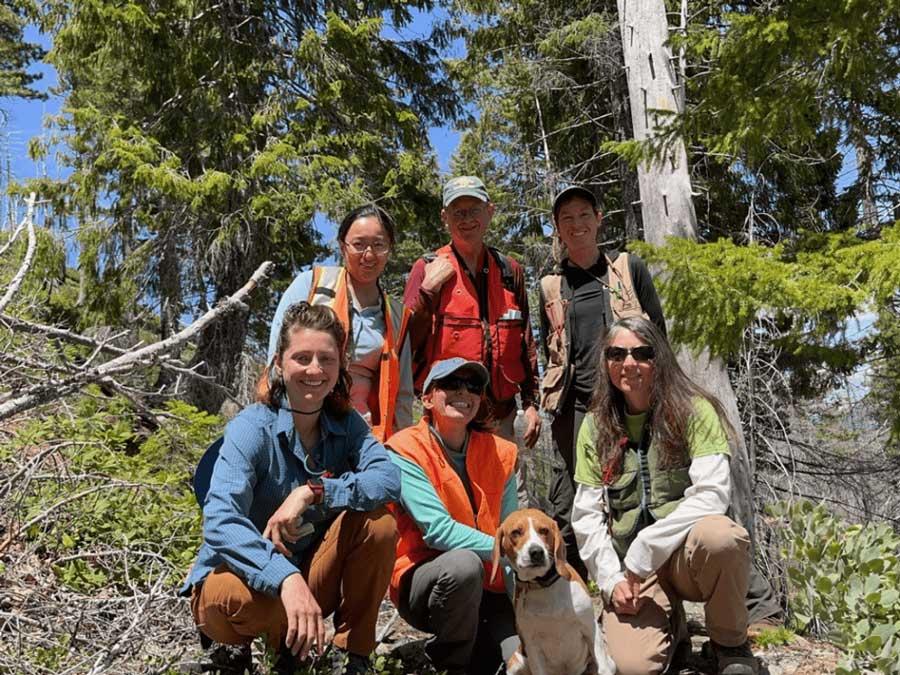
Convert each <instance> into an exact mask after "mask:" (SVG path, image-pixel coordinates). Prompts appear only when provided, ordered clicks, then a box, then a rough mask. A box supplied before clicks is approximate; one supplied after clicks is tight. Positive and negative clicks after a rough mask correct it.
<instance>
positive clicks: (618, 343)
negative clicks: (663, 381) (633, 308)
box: [602, 328, 655, 414]
mask: <svg viewBox="0 0 900 675" xmlns="http://www.w3.org/2000/svg"><path fill="white" fill-rule="evenodd" d="M646 344H647V343H646V342H644V341H643V340H642V339H641V338H640V337H638V336H637V335H636V334H635V333H632V332H631V331H630V330H627V329H624V328H622V329H619V330H617V331H616V332H615V334H614V335H612V337H611V338H610V340H609V345H608V346H609V347H621V348H624V349H633V348H634V347H643V346H645V345H646ZM602 358H603V359H604V361H605V362H606V368H607V372H609V379H610V381H611V382H612V385H613V386H614V387H615V388H616V389H618V390H619V391H621V392H622V394H623V395H624V396H625V403H626V405H627V407H628V412H629V413H632V414H636V413H641V412H646V411H647V410H649V409H650V402H651V401H650V399H651V395H652V393H653V377H654V370H655V365H654V363H653V360H649V361H638V360H635V358H634V355H632V354H628V355H627V356H626V357H625V360H624V361H615V360H612V359H609V358H607V356H606V354H603V355H602Z"/></svg>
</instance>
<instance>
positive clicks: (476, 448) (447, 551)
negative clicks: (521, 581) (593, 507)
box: [387, 358, 519, 675]
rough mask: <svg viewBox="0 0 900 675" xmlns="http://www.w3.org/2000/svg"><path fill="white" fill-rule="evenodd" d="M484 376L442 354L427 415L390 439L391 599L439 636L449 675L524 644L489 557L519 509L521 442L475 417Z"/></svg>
mask: <svg viewBox="0 0 900 675" xmlns="http://www.w3.org/2000/svg"><path fill="white" fill-rule="evenodd" d="M487 384H488V372H487V370H486V369H485V367H484V366H482V365H481V364H480V363H476V362H474V361H466V360H464V359H462V358H452V359H446V360H443V361H437V362H435V363H434V365H433V366H432V367H431V370H430V371H429V373H428V376H427V377H426V379H425V383H424V387H423V392H424V393H423V394H422V403H423V406H424V408H425V414H424V416H423V418H422V420H421V421H420V422H419V423H418V424H417V425H416V426H414V427H410V428H407V429H404V430H403V431H400V432H398V433H396V434H394V435H393V436H391V438H390V439H388V441H387V446H388V449H389V450H391V451H392V454H391V459H392V460H393V461H394V463H395V464H396V465H397V466H398V467H400V471H401V476H402V484H403V489H402V493H401V502H400V504H401V505H394V506H393V507H392V508H395V509H396V513H397V528H398V530H399V533H400V541H399V542H398V544H397V560H396V562H395V563H394V572H393V575H392V577H391V599H392V600H393V602H394V604H395V605H396V606H397V608H398V609H399V611H400V616H402V617H403V618H404V620H406V622H407V623H409V624H410V625H412V626H414V627H415V628H418V629H419V630H422V631H425V632H428V633H432V634H433V637H432V638H430V639H429V641H428V643H427V645H426V647H425V651H426V653H427V655H428V657H429V658H430V659H431V662H432V664H433V665H434V667H435V669H437V670H438V671H446V672H447V673H448V674H449V675H458V674H461V673H473V674H476V675H477V674H480V673H494V672H496V671H497V668H498V667H499V665H500V663H501V661H503V662H506V660H507V659H508V658H509V657H510V656H511V655H512V653H513V652H514V651H515V649H516V647H517V646H518V643H519V640H518V637H516V635H515V621H514V617H513V607H512V603H511V601H510V599H509V596H508V595H507V593H506V589H505V586H504V576H505V575H504V574H497V575H496V577H495V578H494V580H493V581H491V576H492V571H493V567H492V565H491V563H490V559H491V554H492V550H493V547H494V535H495V534H496V532H497V528H498V527H499V526H500V523H501V522H502V521H503V519H504V518H506V516H507V515H508V514H509V513H511V512H512V511H515V510H516V508H517V496H516V476H515V472H514V469H515V465H516V446H515V444H514V443H511V442H509V441H506V440H504V439H502V438H500V437H499V436H494V435H493V434H491V433H489V432H487V431H483V430H482V429H480V428H479V427H478V426H477V425H476V424H475V423H474V422H473V420H474V419H475V416H476V413H477V412H478V408H479V406H480V405H481V402H482V396H483V395H484V391H485V387H486V386H487Z"/></svg>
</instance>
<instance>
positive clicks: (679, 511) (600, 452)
mask: <svg viewBox="0 0 900 675" xmlns="http://www.w3.org/2000/svg"><path fill="white" fill-rule="evenodd" d="M597 353H598V356H599V358H600V359H601V363H600V364H599V367H598V377H597V382H596V387H595V390H594V396H593V399H592V401H591V405H590V409H589V411H588V414H587V415H586V416H585V418H584V422H583V423H582V425H581V429H580V431H579V434H578V442H577V445H576V457H577V460H576V469H575V482H576V486H577V488H576V494H575V505H574V508H573V515H572V526H573V529H574V530H575V534H576V537H577V539H578V547H579V552H580V554H581V557H582V559H583V560H584V562H585V564H586V565H587V568H588V571H589V572H590V575H591V576H592V577H593V578H594V580H595V581H596V582H597V585H598V586H599V587H600V590H601V592H602V593H603V597H604V600H605V601H606V608H605V610H604V612H603V627H604V630H605V631H606V638H607V643H608V645H609V650H610V655H611V656H612V657H613V659H614V660H615V662H616V666H617V668H618V673H619V674H620V675H631V674H638V673H640V674H642V675H646V674H648V673H662V672H664V671H665V670H666V668H667V667H668V666H669V664H670V662H671V661H672V658H673V656H674V654H675V651H676V647H678V645H679V644H680V643H681V642H682V641H683V640H685V639H686V638H687V632H686V624H685V620H684V613H683V610H682V607H681V601H682V600H689V601H691V602H702V603H704V604H705V609H706V627H707V629H708V630H709V635H710V640H711V647H712V652H713V655H714V657H715V659H716V661H717V664H718V665H717V667H718V672H719V673H721V674H724V675H755V674H756V673H757V672H758V663H757V662H756V659H755V658H754V657H753V654H752V653H751V651H750V648H749V643H748V641H747V624H748V615H747V608H746V605H745V602H744V598H745V596H746V594H747V585H748V582H749V572H750V541H749V537H748V535H747V532H746V530H744V528H742V527H741V526H740V525H738V524H737V523H735V522H733V521H732V520H731V519H730V518H728V517H727V516H726V515H725V513H726V511H727V510H728V506H729V503H730V499H731V471H730V467H729V462H730V459H731V452H730V449H729V445H728V439H729V437H730V436H731V435H732V433H733V430H732V428H731V426H730V425H729V423H728V421H727V419H726V416H725V411H724V410H723V408H722V405H721V404H720V403H719V401H718V400H717V399H716V398H715V397H714V396H713V395H712V394H710V393H708V392H707V391H705V390H704V389H703V388H701V387H700V386H698V385H697V384H695V383H694V382H692V381H691V380H690V379H689V378H688V377H687V375H685V373H684V371H683V370H682V369H681V367H680V366H679V365H678V361H677V360H676V359H675V354H674V352H673V351H672V348H671V346H670V345H669V343H668V341H667V340H666V338H665V336H664V335H663V334H662V332H661V331H660V330H659V328H657V327H656V326H655V325H654V324H653V323H652V322H650V321H648V320H646V319H644V318H642V317H637V318H628V319H622V320H619V321H616V322H615V323H613V324H612V326H611V327H610V329H609V331H608V332H607V333H606V334H605V336H604V337H603V338H602V340H601V341H600V343H599V349H598V352H597ZM689 644H690V643H689V642H688V645H689Z"/></svg>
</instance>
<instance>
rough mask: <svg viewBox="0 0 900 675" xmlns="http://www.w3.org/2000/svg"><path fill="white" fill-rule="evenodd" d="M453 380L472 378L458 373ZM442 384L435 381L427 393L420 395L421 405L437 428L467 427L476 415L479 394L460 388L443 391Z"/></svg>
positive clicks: (479, 402) (479, 400)
mask: <svg viewBox="0 0 900 675" xmlns="http://www.w3.org/2000/svg"><path fill="white" fill-rule="evenodd" d="M448 379H449V378H448ZM453 379H455V380H459V379H474V377H473V376H472V375H467V374H466V373H464V372H460V373H456V374H454V378H453ZM442 384H443V383H442V381H441V380H437V381H436V382H435V383H434V384H433V385H431V388H430V389H429V390H428V392H427V393H425V394H423V395H422V405H423V406H424V407H425V409H426V410H428V411H429V412H430V413H431V417H432V419H433V420H434V422H435V424H436V425H437V426H438V428H448V427H453V428H464V427H466V426H468V424H469V422H471V421H472V420H473V419H475V415H476V414H478V407H479V406H480V405H481V394H478V393H474V392H471V391H469V390H468V389H466V388H465V387H462V386H460V387H455V388H453V389H444V387H443V386H442Z"/></svg>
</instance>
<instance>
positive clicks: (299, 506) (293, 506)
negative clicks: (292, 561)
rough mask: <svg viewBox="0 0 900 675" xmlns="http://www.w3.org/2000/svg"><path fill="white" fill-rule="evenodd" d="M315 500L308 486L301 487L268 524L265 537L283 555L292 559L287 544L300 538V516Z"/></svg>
mask: <svg viewBox="0 0 900 675" xmlns="http://www.w3.org/2000/svg"><path fill="white" fill-rule="evenodd" d="M315 499H316V496H315V495H314V494H313V491H312V490H310V489H309V487H308V486H307V485H301V486H300V487H298V488H295V489H294V490H293V492H291V494H289V495H288V496H287V499H285V500H284V501H283V502H282V503H281V506H279V507H278V509H276V511H275V513H273V514H272V515H271V517H270V518H269V521H268V522H267V523H266V529H265V530H263V537H265V538H266V539H271V540H272V543H273V544H274V545H275V548H276V549H277V550H278V552H279V553H281V554H282V555H285V556H287V557H288V558H290V557H291V555H292V554H291V552H290V551H289V550H288V547H287V546H286V545H285V542H287V543H289V544H293V543H294V542H296V541H297V540H298V539H299V538H300V524H301V523H300V516H302V515H303V513H304V511H306V509H308V508H309V507H310V506H311V505H312V504H313V503H314V502H315Z"/></svg>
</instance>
